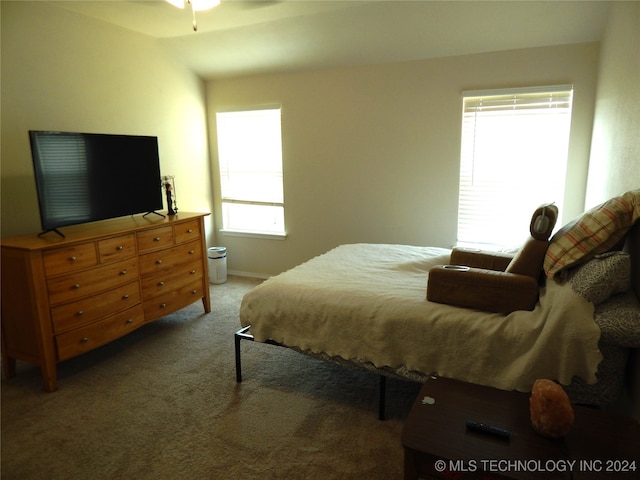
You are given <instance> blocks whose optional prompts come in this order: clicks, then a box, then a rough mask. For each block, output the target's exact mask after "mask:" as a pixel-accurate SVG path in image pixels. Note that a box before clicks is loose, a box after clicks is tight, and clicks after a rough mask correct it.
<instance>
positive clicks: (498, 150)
mask: <svg viewBox="0 0 640 480" xmlns="http://www.w3.org/2000/svg"><path fill="white" fill-rule="evenodd" d="M572 97H573V88H572V86H570V85H563V86H552V87H536V88H519V89H509V90H499V91H498V90H491V91H474V92H463V113H462V148H461V155H460V192H459V202H458V244H460V245H475V246H480V247H490V246H497V247H515V246H518V245H521V244H522V242H523V240H524V239H525V238H527V236H528V232H529V223H530V220H531V215H532V214H533V211H534V210H535V208H536V207H538V206H539V205H541V204H543V203H551V202H555V204H556V205H557V206H558V208H559V209H560V210H561V209H562V202H563V198H564V186H565V177H566V168H567V152H568V146H569V133H570V125H571V105H572Z"/></svg>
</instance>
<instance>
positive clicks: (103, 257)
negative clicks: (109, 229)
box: [98, 234, 136, 263]
mask: <svg viewBox="0 0 640 480" xmlns="http://www.w3.org/2000/svg"><path fill="white" fill-rule="evenodd" d="M98 254H99V256H100V257H99V258H100V263H109V262H117V261H118V260H122V259H124V258H130V257H133V256H134V255H135V254H136V237H135V235H133V234H131V235H123V236H121V237H114V238H107V239H105V240H100V241H99V242H98Z"/></svg>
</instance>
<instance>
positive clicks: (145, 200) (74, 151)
mask: <svg viewBox="0 0 640 480" xmlns="http://www.w3.org/2000/svg"><path fill="white" fill-rule="evenodd" d="M29 137H30V141H31V153H32V157H33V166H34V171H35V178H36V188H37V191H38V202H39V205H40V220H41V223H42V228H43V230H45V231H48V230H54V229H57V228H58V227H63V226H65V225H73V224H78V223H85V222H92V221H96V220H104V219H107V218H114V217H121V216H125V215H133V214H137V213H147V212H153V211H156V210H161V209H162V206H163V204H162V188H161V178H160V160H159V157H158V138H157V137H149V136H135V135H107V134H94V133H70V132H43V131H33V130H32V131H29Z"/></svg>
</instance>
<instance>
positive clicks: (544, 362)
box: [240, 244, 602, 391]
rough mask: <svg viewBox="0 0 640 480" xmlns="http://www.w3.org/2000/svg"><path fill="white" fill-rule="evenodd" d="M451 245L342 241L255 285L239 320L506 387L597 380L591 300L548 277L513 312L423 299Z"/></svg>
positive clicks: (326, 349) (289, 340)
mask: <svg viewBox="0 0 640 480" xmlns="http://www.w3.org/2000/svg"><path fill="white" fill-rule="evenodd" d="M449 255H450V250H447V249H441V248H429V247H414V246H406V245H379V244H355V245H342V246H340V247H337V248H335V249H333V250H331V251H330V252H328V253H325V254H324V255H320V256H318V257H316V258H313V259H311V260H310V261H308V262H306V263H304V264H302V265H299V266H297V267H295V268H293V269H291V270H289V271H287V272H284V273H282V274H280V275H278V276H275V277H272V278H270V279H268V280H267V281H265V282H264V283H263V284H261V285H259V286H257V287H256V288H254V289H253V290H251V291H250V292H248V293H247V294H246V295H245V297H244V298H243V301H242V305H241V308H240V323H241V325H242V326H247V325H251V332H252V334H253V335H254V338H255V340H257V341H262V342H263V341H266V340H268V339H271V340H275V341H277V342H279V343H282V344H284V345H286V346H289V347H296V348H299V349H300V350H303V351H305V350H310V351H311V352H314V353H325V354H327V355H329V356H339V357H341V358H343V359H345V360H349V361H355V362H371V363H372V364H373V365H375V366H376V367H378V368H382V367H391V368H394V369H395V368H399V367H401V366H405V367H406V368H407V369H408V370H409V371H412V370H413V371H417V372H421V373H424V374H431V373H435V374H438V375H441V376H444V377H449V378H455V379H458V380H463V381H467V382H472V383H477V384H481V385H488V386H493V387H496V388H501V389H506V390H512V389H515V390H520V391H530V389H531V386H532V384H533V382H534V381H535V380H536V379H538V378H550V379H554V380H557V381H559V382H560V383H562V384H569V383H570V382H571V380H572V377H573V376H579V377H582V378H583V379H584V380H585V381H586V382H587V383H589V384H591V383H595V382H596V376H595V372H596V369H597V367H598V363H599V362H600V360H601V359H602V355H601V353H600V351H599V349H598V340H599V338H600V330H599V328H598V326H597V325H596V323H595V322H594V320H593V305H592V304H591V303H589V302H587V301H586V300H584V299H583V298H582V297H581V296H579V295H577V294H576V293H575V292H573V290H572V289H571V286H570V285H568V284H565V285H560V284H558V283H556V282H554V281H553V280H548V281H547V285H546V287H545V288H543V289H542V290H541V295H540V301H539V303H538V305H536V307H535V309H534V310H533V311H530V312H529V311H516V312H513V313H511V314H509V315H501V314H495V313H486V312H480V311H477V310H472V309H464V308H458V307H453V306H449V305H442V304H437V303H432V302H429V301H427V300H426V286H427V275H428V271H429V269H430V268H431V267H433V266H435V265H442V264H446V263H448V260H449Z"/></svg>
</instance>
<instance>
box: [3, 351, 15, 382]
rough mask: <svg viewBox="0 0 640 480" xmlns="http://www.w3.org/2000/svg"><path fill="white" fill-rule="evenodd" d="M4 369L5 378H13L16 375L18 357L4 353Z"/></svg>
mask: <svg viewBox="0 0 640 480" xmlns="http://www.w3.org/2000/svg"><path fill="white" fill-rule="evenodd" d="M2 370H3V371H4V377H5V378H13V377H15V376H16V359H15V358H10V357H7V356H6V355H4V354H2Z"/></svg>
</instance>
